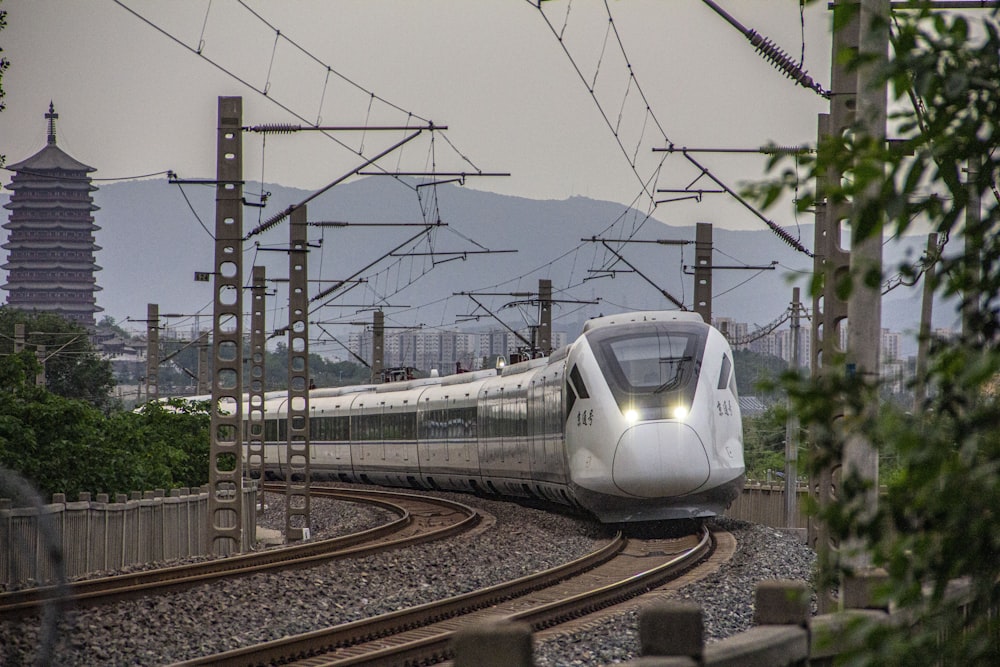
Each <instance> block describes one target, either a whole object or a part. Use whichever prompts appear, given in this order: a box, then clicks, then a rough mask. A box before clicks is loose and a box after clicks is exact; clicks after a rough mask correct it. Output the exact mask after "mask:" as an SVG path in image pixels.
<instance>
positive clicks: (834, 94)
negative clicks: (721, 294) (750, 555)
mask: <svg viewBox="0 0 1000 667" xmlns="http://www.w3.org/2000/svg"><path fill="white" fill-rule="evenodd" d="M852 11H853V10H852V8H851V7H850V6H849V4H848V3H846V2H837V3H834V5H833V13H834V20H833V24H834V26H835V29H834V31H833V40H832V41H833V44H832V51H833V58H832V60H831V63H832V64H831V76H830V88H831V94H830V113H829V114H820V115H819V120H818V122H817V146H818V147H819V149H818V150H819V151H822V150H823V145H824V142H825V141H826V140H827V139H828V137H830V136H837V137H839V136H841V135H842V134H843V133H844V132H845V131H847V129H848V128H849V127H850V126H851V124H852V123H853V122H854V110H855V106H856V104H857V74H856V72H855V71H854V70H853V69H849V68H848V67H846V65H844V64H843V63H842V62H841V61H840V59H839V58H838V55H839V54H840V53H841V52H843V51H847V50H852V49H856V48H857V46H858V22H857V18H856V17H853V14H852V13H851V12H852ZM845 16H846V17H852V18H850V20H845ZM840 179H841V174H840V173H839V172H838V171H836V170H834V169H832V168H830V169H827V170H826V171H825V172H824V173H822V174H821V175H820V176H819V177H818V178H817V183H816V227H815V241H814V248H815V253H816V254H815V257H814V258H813V272H814V273H815V274H816V275H821V276H823V283H822V285H823V287H822V291H821V292H820V293H818V294H815V295H814V296H813V304H812V305H813V318H812V331H811V339H812V340H811V345H810V354H811V355H812V357H811V363H810V367H811V369H812V374H813V377H820V376H824V375H827V374H830V373H838V372H840V368H839V366H837V363H836V359H835V357H836V356H837V355H838V354H839V353H840V352H841V349H840V326H841V323H842V322H843V321H844V320H845V319H846V318H847V302H846V301H844V300H842V299H841V298H839V297H838V296H837V290H836V286H837V283H838V282H840V281H841V280H842V279H843V277H844V276H846V274H847V273H848V271H849V266H850V253H849V252H847V251H845V250H844V249H843V246H842V244H841V232H840V230H841V221H843V220H844V219H845V218H847V217H848V215H849V214H850V206H849V205H848V204H846V203H843V202H833V201H828V199H827V197H828V193H830V192H833V191H834V189H835V188H836V187H838V186H839V183H840ZM817 435H818V434H817V432H816V430H815V428H814V429H813V432H812V436H811V437H812V439H813V440H815V439H816V437H817ZM839 476H840V462H839V461H838V462H835V463H833V464H831V465H829V466H827V467H826V468H824V469H823V470H821V471H820V472H819V473H818V474H814V475H812V476H811V477H810V479H809V489H810V493H811V494H813V495H814V497H815V500H816V502H817V503H818V504H819V506H820V507H821V508H822V507H827V506H829V504H830V503H831V502H832V501H833V494H834V488H835V486H836V484H837V481H838V480H839ZM807 539H808V541H809V544H810V545H811V546H812V547H813V549H814V550H815V551H816V555H817V559H818V561H819V565H820V568H821V569H824V570H827V571H829V570H830V569H831V568H833V567H834V565H835V563H836V560H837V547H838V545H836V544H832V543H831V539H830V531H829V529H828V527H827V526H826V525H825V524H824V523H823V522H821V521H819V520H818V519H816V518H815V516H812V515H810V517H809V519H808V523H807ZM817 600H818V602H817V604H818V607H819V610H820V612H827V611H830V610H832V609H834V608H835V606H836V604H835V601H834V600H833V599H832V598H831V597H830V595H829V593H828V592H826V591H824V592H823V593H822V594H821V595H819V596H818V598H817Z"/></svg>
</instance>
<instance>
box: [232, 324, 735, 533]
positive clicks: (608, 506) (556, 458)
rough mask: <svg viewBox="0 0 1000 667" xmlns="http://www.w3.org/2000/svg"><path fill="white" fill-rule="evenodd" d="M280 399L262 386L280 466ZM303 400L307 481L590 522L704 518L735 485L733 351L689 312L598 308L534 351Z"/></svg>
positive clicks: (273, 456) (273, 466) (274, 468)
mask: <svg viewBox="0 0 1000 667" xmlns="http://www.w3.org/2000/svg"><path fill="white" fill-rule="evenodd" d="M285 405H286V398H285V395H284V394H283V393H282V392H274V393H269V394H268V395H267V396H266V397H265V405H264V409H265V429H264V431H265V440H266V441H267V442H266V445H265V456H264V465H265V469H266V471H267V472H268V474H269V475H275V476H279V477H280V476H283V474H284V469H285V463H286V458H285V446H284V439H285V437H286V431H285V429H284V419H285V416H286V412H285ZM309 408H310V413H311V419H310V470H311V475H312V477H313V479H322V478H333V479H339V480H343V481H358V482H366V483H372V484H383V485H389V486H409V487H417V488H433V489H443V490H457V491H468V492H476V493H485V494H496V495H501V496H519V497H533V498H541V499H547V500H549V501H554V502H557V503H562V504H566V505H572V506H577V507H581V508H584V509H586V510H587V511H589V512H590V513H592V514H593V515H594V516H596V517H597V518H598V519H600V520H601V521H604V522H622V521H649V520H663V519H682V518H695V517H704V516H712V515H715V514H719V513H721V512H722V511H723V510H724V509H725V508H726V507H727V506H728V505H729V504H730V503H731V502H732V500H733V499H734V498H735V497H736V495H737V494H738V493H739V492H740V490H741V489H742V486H743V481H744V471H745V469H744V462H743V430H742V422H741V418H740V408H739V402H738V399H737V395H736V380H735V376H734V371H733V363H732V351H731V349H730V347H729V344H728V343H727V341H726V340H725V338H723V336H722V335H721V334H720V333H719V332H718V331H717V330H715V329H714V328H712V327H711V326H708V325H706V324H705V323H704V322H702V320H701V318H700V317H699V316H698V315H695V314H692V313H684V312H658V311H657V312H640V313H628V314H625V315H616V316H609V317H602V318H597V319H595V320H591V321H590V322H588V324H587V326H586V328H585V329H584V333H583V335H581V336H580V338H578V339H577V340H576V341H575V342H573V343H572V344H570V345H568V346H567V347H565V348H562V349H560V350H558V351H557V352H555V353H554V354H553V355H552V356H550V357H548V358H543V359H534V360H531V361H526V362H522V363H518V364H513V365H510V366H507V367H506V368H504V369H503V370H502V371H501V372H499V373H498V372H497V371H496V370H486V371H475V372H471V373H461V374H457V375H451V376H446V377H441V378H427V379H421V380H411V381H405V382H393V383H387V384H380V385H366V386H361V387H341V388H331V389H317V390H313V391H311V392H310V398H309ZM245 415H246V412H245V411H244V418H245Z"/></svg>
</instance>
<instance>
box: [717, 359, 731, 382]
mask: <svg viewBox="0 0 1000 667" xmlns="http://www.w3.org/2000/svg"><path fill="white" fill-rule="evenodd" d="M732 370H733V362H731V361H729V356H728V355H725V354H724V355H722V371H720V372H719V384H718V388H719V389H725V388H726V387H728V386H729V373H730V372H731V371H732Z"/></svg>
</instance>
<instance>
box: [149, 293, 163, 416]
mask: <svg viewBox="0 0 1000 667" xmlns="http://www.w3.org/2000/svg"><path fill="white" fill-rule="evenodd" d="M159 397H160V306H159V304H155V303H147V304H146V400H147V401H155V400H157V399H158V398H159Z"/></svg>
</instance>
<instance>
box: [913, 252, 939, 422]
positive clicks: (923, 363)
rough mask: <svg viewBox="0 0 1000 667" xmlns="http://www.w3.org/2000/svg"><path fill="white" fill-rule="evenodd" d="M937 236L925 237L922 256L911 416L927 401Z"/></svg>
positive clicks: (921, 408) (918, 411) (917, 412)
mask: <svg viewBox="0 0 1000 667" xmlns="http://www.w3.org/2000/svg"><path fill="white" fill-rule="evenodd" d="M937 239H938V236H937V234H934V233H931V234H928V235H927V252H926V254H925V255H924V264H925V265H924V289H923V294H922V299H921V302H920V335H919V336H918V337H917V384H916V386H915V387H914V388H913V414H920V413H921V411H923V409H924V401H925V400H926V399H927V382H926V379H925V378H926V377H927V356H928V354H929V352H930V346H931V322H932V320H933V315H934V277H935V275H936V274H937V259H938V257H937V254H938V247H937V242H938V241H937Z"/></svg>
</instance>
